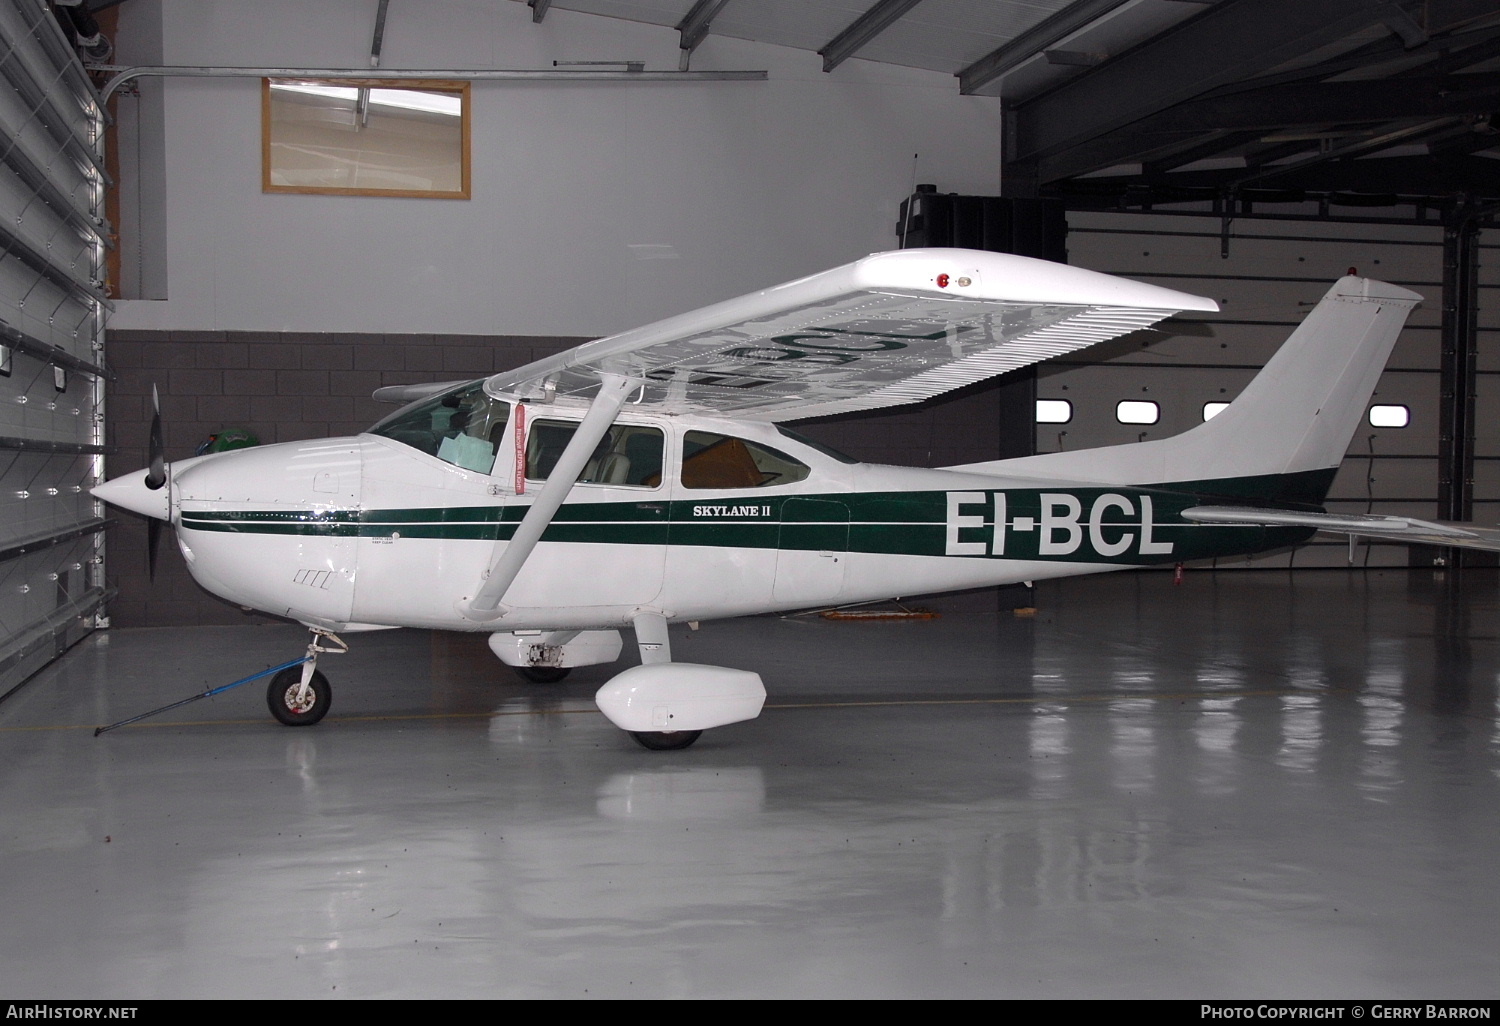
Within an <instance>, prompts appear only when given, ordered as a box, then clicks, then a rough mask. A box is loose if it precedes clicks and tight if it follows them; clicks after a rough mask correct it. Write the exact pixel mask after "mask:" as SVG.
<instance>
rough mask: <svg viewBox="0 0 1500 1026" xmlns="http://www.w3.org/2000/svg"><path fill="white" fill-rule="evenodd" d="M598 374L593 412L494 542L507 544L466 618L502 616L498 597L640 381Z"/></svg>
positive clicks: (463, 609)
mask: <svg viewBox="0 0 1500 1026" xmlns="http://www.w3.org/2000/svg"><path fill="white" fill-rule="evenodd" d="M599 378H600V385H599V394H598V395H596V396H595V397H594V402H593V405H591V406H590V407H589V412H588V413H586V414H584V417H583V423H581V424H579V425H578V430H577V431H575V432H573V437H572V438H570V439H569V440H568V444H567V447H566V448H564V449H563V453H562V456H560V457H559V458H558V460H557V466H555V467H553V468H552V474H551V476H549V477H548V478H547V483H546V484H544V485H542V490H541V492H539V493H538V494H537V497H536V501H535V502H533V503H532V504H531V508H530V509H528V510H527V511H526V516H524V517H523V518H522V519H521V523H520V526H518V527H517V528H516V533H515V535H514V536H512V538H511V539H510V542H509V543H508V544H505V543H499V542H497V543H496V548H499V546H500V545H501V544H505V547H504V549H503V550H502V551H501V552H500V553H499V556H498V558H496V559H495V560H494V562H493V563H491V565H490V569H489V573H488V574H486V575H485V578H484V580H483V581H481V582H480V585H479V590H478V591H477V592H475V593H474V598H473V599H472V600H471V601H470V602H469V603H468V605H467V606H463V605H461V606H460V612H462V613H463V615H464V616H465V617H467V618H468V619H470V620H475V621H479V622H484V621H486V620H498V619H500V617H501V616H502V615H503V613H504V611H503V610H502V609H501V608H500V600H501V599H503V598H504V597H505V593H506V591H508V590H509V589H510V586H511V583H512V582H513V581H515V579H516V575H517V574H519V573H520V572H521V567H523V566H525V565H526V560H527V558H528V557H530V555H531V550H532V549H534V548H536V543H537V542H538V541H539V540H541V537H542V532H543V531H545V530H547V527H548V525H549V524H551V523H552V518H553V516H554V515H556V513H557V511H558V509H559V507H561V506H562V504H563V500H564V499H566V498H567V497H568V493H569V492H570V491H572V490H573V485H574V484H576V483H577V482H578V475H579V474H581V473H583V468H584V465H585V464H587V463H588V459H589V457H590V456H591V455H593V452H594V447H595V446H597V445H598V444H599V440H600V439H601V438H603V437H604V433H605V432H606V431H608V430H609V429H610V426H611V425H612V424H614V422H615V417H616V415H618V414H619V412H620V407H621V406H623V405H625V399H626V397H627V396H629V395H630V393H631V392H633V391H635V389H637V388H639V387H640V382H638V381H635V380H632V379H631V378H627V377H623V376H621V375H619V374H607V373H606V374H600V375H599Z"/></svg>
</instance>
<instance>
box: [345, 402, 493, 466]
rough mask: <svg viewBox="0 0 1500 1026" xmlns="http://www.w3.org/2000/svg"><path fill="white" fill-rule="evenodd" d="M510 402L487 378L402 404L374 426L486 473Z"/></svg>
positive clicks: (389, 435) (432, 453)
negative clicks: (487, 386)
mask: <svg viewBox="0 0 1500 1026" xmlns="http://www.w3.org/2000/svg"><path fill="white" fill-rule="evenodd" d="M509 419H510V404H509V403H505V402H502V401H500V400H499V399H492V398H490V396H488V395H487V394H485V391H484V382H483V381H473V382H470V383H469V384H466V385H460V386H459V387H458V388H455V389H453V390H452V391H449V392H444V393H442V394H441V395H437V396H434V397H432V398H431V399H423V400H421V401H419V402H415V403H413V404H412V405H410V406H405V407H402V408H401V409H399V410H397V411H396V412H395V413H393V414H391V415H390V416H389V417H387V418H385V419H384V420H382V421H381V422H380V423H378V424H376V425H375V426H374V427H372V428H371V429H370V434H372V435H380V436H381V437H383V438H389V439H392V440H393V441H397V442H400V443H401V444H402V445H409V446H411V447H412V448H413V449H420V450H421V451H423V452H425V453H426V454H427V455H429V456H436V457H437V458H438V459H440V460H443V461H444V462H445V463H451V464H453V465H454V466H455V467H462V468H464V469H465V470H475V471H478V472H479V473H481V474H488V473H489V472H490V471H491V470H492V469H493V468H494V466H495V452H496V451H497V450H498V449H499V447H500V445H501V443H502V441H503V439H504V435H505V425H506V423H507V422H508V421H509Z"/></svg>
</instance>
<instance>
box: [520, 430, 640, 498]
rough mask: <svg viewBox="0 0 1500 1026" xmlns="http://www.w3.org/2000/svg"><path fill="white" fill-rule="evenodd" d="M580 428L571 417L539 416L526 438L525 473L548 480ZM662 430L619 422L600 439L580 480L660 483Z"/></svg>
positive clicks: (608, 482) (612, 482) (587, 482)
mask: <svg viewBox="0 0 1500 1026" xmlns="http://www.w3.org/2000/svg"><path fill="white" fill-rule="evenodd" d="M577 430H578V422H577V421H572V420H538V421H537V422H536V423H534V424H532V426H531V437H530V438H529V439H527V442H526V476H527V477H528V478H530V479H531V480H533V481H545V480H547V478H549V477H551V476H552V471H553V470H554V469H555V468H556V467H557V461H558V460H559V459H561V458H562V454H563V450H564V449H566V448H567V447H568V442H570V441H572V439H573V433H574V432H575V431H577ZM663 451H664V443H663V441H662V433H661V431H660V430H658V429H657V428H653V427H638V426H636V425H634V424H616V425H615V426H614V427H612V428H610V429H609V431H608V432H607V433H606V434H605V435H604V437H603V438H601V439H600V440H599V444H598V445H597V446H595V447H594V451H593V453H592V454H591V455H590V456H589V459H588V462H587V463H585V464H584V467H583V473H582V474H580V475H579V477H578V483H579V484H607V485H623V486H625V487H634V488H656V487H658V486H660V484H661V459H662V452H663Z"/></svg>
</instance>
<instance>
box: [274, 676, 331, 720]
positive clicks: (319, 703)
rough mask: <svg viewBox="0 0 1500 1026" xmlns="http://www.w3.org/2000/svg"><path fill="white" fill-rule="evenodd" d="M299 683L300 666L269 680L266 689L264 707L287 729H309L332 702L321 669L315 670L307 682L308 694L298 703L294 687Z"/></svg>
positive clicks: (326, 680)
mask: <svg viewBox="0 0 1500 1026" xmlns="http://www.w3.org/2000/svg"><path fill="white" fill-rule="evenodd" d="M301 683H302V667H300V666H291V667H288V668H287V669H285V670H282V671H281V672H280V673H278V674H277V675H276V676H274V677H272V678H271V685H270V687H268V688H266V704H267V705H268V706H270V707H271V715H272V716H274V717H276V718H277V719H278V720H280V721H281V722H282V723H284V724H286V725H287V726H288V727H310V726H312V725H313V724H314V723H317V722H318V721H319V720H321V719H322V718H323V717H324V715H325V714H326V713H327V712H328V706H329V703H331V702H332V701H333V689H332V688H331V687H329V686H328V678H327V677H325V676H323V671H322V670H314V671H313V675H312V680H310V681H308V682H307V683H308V687H307V695H306V697H304V698H303V699H302V700H301V701H300V702H299V701H298V700H297V688H298V686H299V685H300V684H301Z"/></svg>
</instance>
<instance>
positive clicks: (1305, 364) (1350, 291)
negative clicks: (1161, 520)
mask: <svg viewBox="0 0 1500 1026" xmlns="http://www.w3.org/2000/svg"><path fill="white" fill-rule="evenodd" d="M1421 300H1422V297H1421V296H1419V295H1418V294H1417V293H1415V292H1412V291H1410V290H1408V289H1404V288H1401V287H1400V286H1397V285H1390V284H1387V283H1385V282H1379V281H1372V280H1370V279H1368V278H1354V277H1346V278H1340V279H1339V280H1338V281H1337V282H1336V283H1335V284H1334V286H1333V288H1331V289H1329V290H1328V293H1327V295H1325V296H1324V297H1323V299H1322V301H1321V302H1319V303H1318V305H1317V306H1316V307H1315V308H1314V309H1313V311H1312V312H1311V313H1310V314H1308V315H1307V319H1306V320H1304V321H1303V322H1302V324H1301V325H1299V326H1298V327H1297V330H1296V331H1294V332H1292V335H1291V337H1290V338H1288V339H1287V340H1286V342H1285V343H1283V344H1282V346H1281V348H1280V349H1279V350H1277V352H1276V355H1275V356H1273V357H1272V358H1271V360H1270V362H1268V363H1267V364H1266V366H1265V367H1264V368H1263V369H1262V370H1261V372H1260V373H1259V374H1257V375H1256V376H1255V378H1254V380H1252V381H1251V382H1250V384H1249V385H1248V386H1246V388H1245V390H1244V391H1243V392H1242V393H1240V395H1239V396H1238V397H1237V398H1236V399H1235V400H1234V401H1233V402H1232V403H1230V404H1229V406H1228V408H1226V409H1225V410H1223V411H1222V412H1221V413H1219V415H1218V416H1216V417H1214V419H1213V420H1210V421H1207V422H1205V423H1203V424H1200V425H1198V426H1197V427H1195V428H1192V429H1191V430H1188V431H1185V432H1183V433H1182V434H1180V435H1176V436H1174V437H1172V438H1164V439H1160V440H1156V441H1150V442H1139V443H1136V444H1132V445H1116V446H1109V447H1107V448H1100V449H1081V450H1078V451H1076V452H1061V453H1047V454H1044V455H1040V456H1028V457H1024V458H1021V459H1014V460H1001V461H996V462H991V463H976V464H969V465H967V466H964V467H952V468H948V469H952V470H966V471H970V472H975V473H985V474H1005V475H1007V476H1009V475H1012V474H1014V475H1017V476H1022V477H1045V478H1063V479H1066V480H1070V481H1076V482H1080V483H1082V482H1090V483H1098V484H1111V485H1163V486H1166V487H1177V488H1182V487H1183V486H1185V485H1191V486H1193V487H1191V489H1189V490H1192V491H1197V492H1208V493H1213V494H1220V495H1226V496H1229V495H1232V496H1238V497H1242V498H1259V499H1266V500H1275V501H1285V502H1305V503H1306V502H1311V503H1316V502H1321V501H1322V499H1323V496H1324V495H1326V494H1327V490H1328V486H1329V485H1330V484H1331V483H1332V481H1333V474H1334V471H1336V470H1337V468H1338V465H1339V463H1340V461H1342V460H1343V458H1344V452H1345V450H1347V449H1348V447H1349V440H1350V439H1351V438H1352V437H1353V435H1354V432H1355V431H1356V430H1357V429H1358V427H1359V423H1360V420H1361V418H1362V417H1363V416H1364V413H1365V407H1366V404H1367V403H1368V402H1369V401H1370V395H1371V393H1373V392H1374V390H1375V384H1376V382H1377V381H1378V380H1379V378H1380V374H1381V371H1383V370H1384V368H1385V361H1386V359H1387V358H1388V357H1389V356H1390V353H1391V347H1392V346H1393V345H1394V344H1395V342H1396V336H1397V335H1399V334H1400V333H1401V327H1402V325H1403V324H1405V323H1406V316H1407V314H1408V313H1409V312H1410V311H1411V309H1412V307H1414V306H1416V305H1417V303H1419V302H1421Z"/></svg>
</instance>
